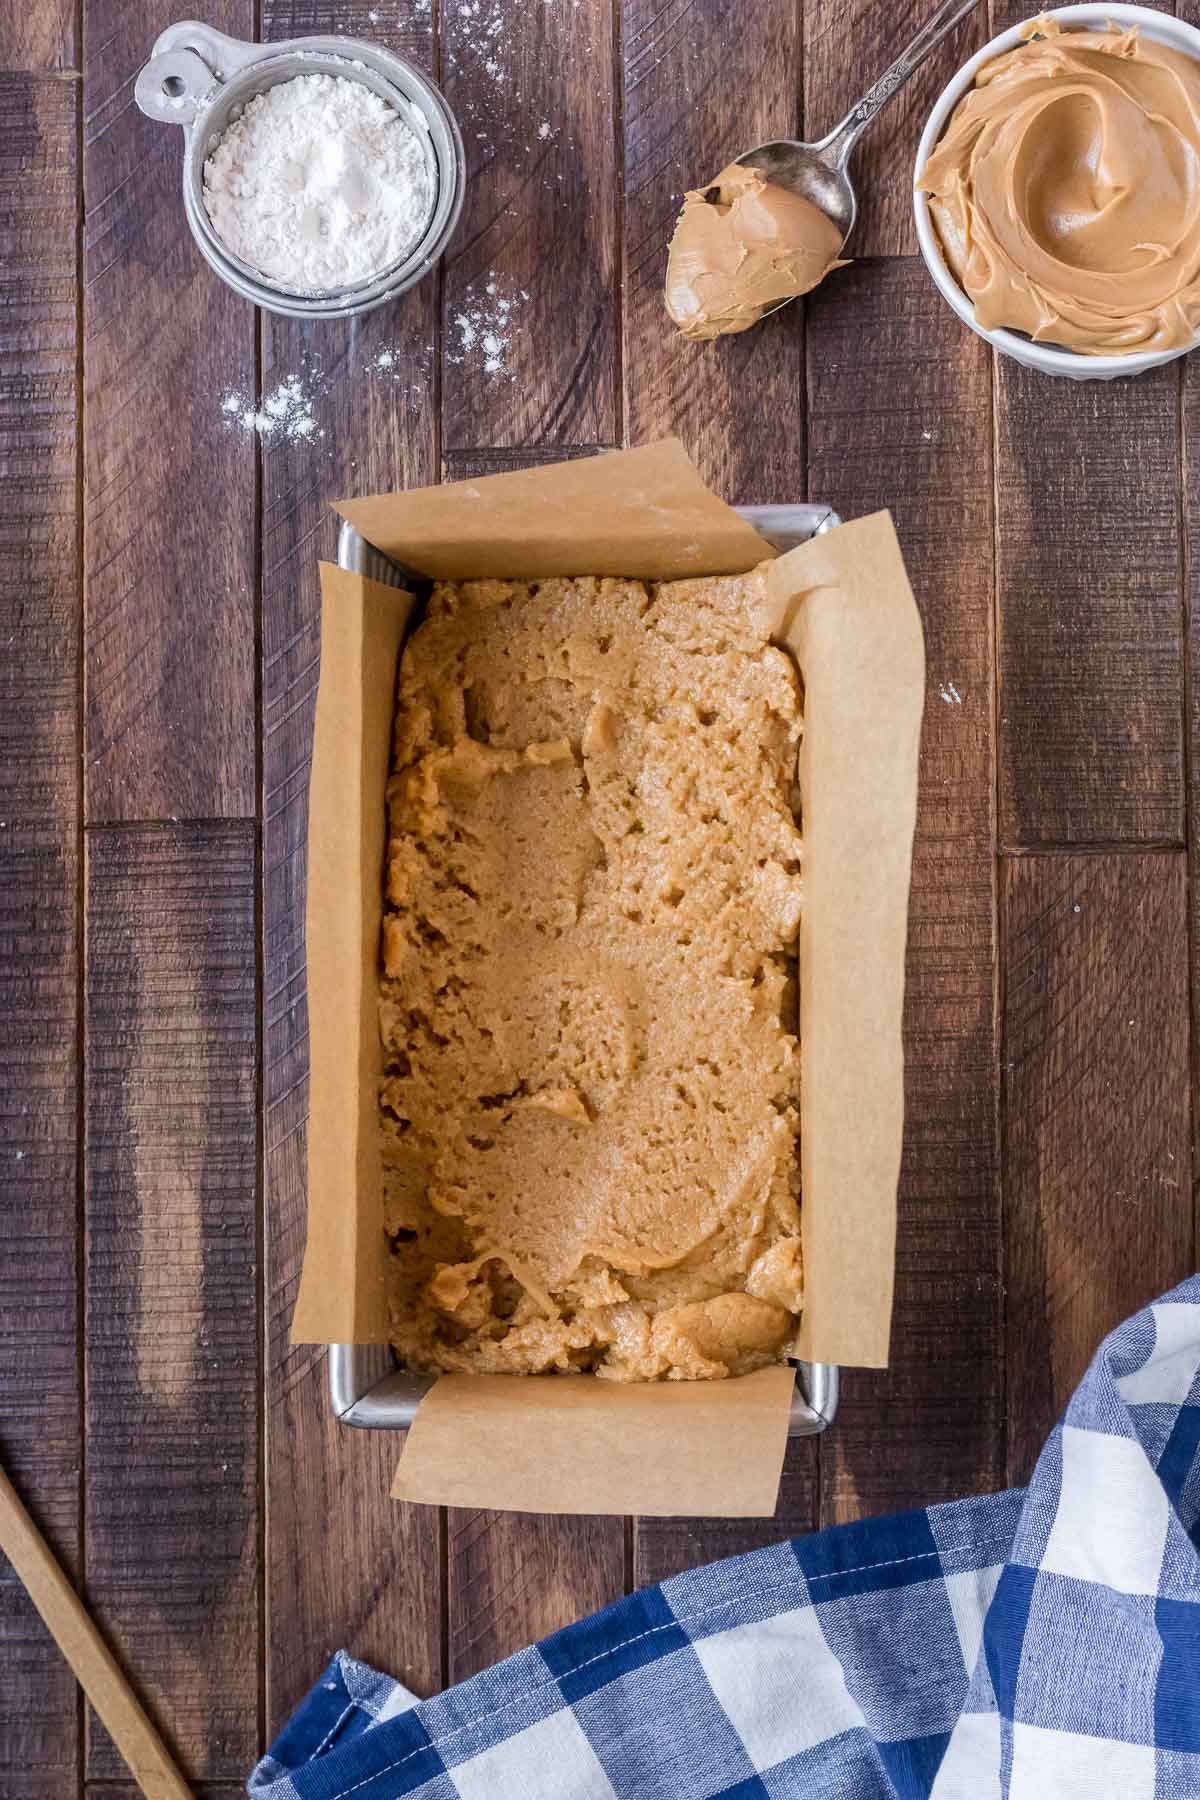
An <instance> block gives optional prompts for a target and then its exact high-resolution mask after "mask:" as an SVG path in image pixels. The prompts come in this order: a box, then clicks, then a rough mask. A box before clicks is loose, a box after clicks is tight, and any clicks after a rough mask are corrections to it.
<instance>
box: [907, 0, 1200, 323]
mask: <svg viewBox="0 0 1200 1800" xmlns="http://www.w3.org/2000/svg"><path fill="white" fill-rule="evenodd" d="M1030 30H1031V32H1034V31H1036V32H1037V33H1039V34H1040V35H1039V36H1037V37H1031V38H1030V39H1029V41H1027V42H1025V43H1023V44H1020V45H1018V46H1017V48H1016V49H1014V50H1010V51H1008V52H1006V53H1005V54H1004V55H1003V56H998V57H997V58H996V59H995V60H994V61H993V62H990V63H987V64H985V65H984V67H983V68H982V69H980V71H979V73H978V74H977V75H976V77H975V85H974V87H973V88H972V89H971V91H970V92H969V93H968V94H967V95H966V96H965V97H964V99H963V100H962V101H961V102H960V103H959V105H958V107H957V109H956V110H955V112H954V113H953V115H952V116H951V119H950V122H949V124H948V125H947V127H946V131H945V135H944V136H943V137H942V139H941V141H940V143H939V144H938V146H937V148H936V150H935V151H934V153H933V155H932V156H931V157H930V158H929V160H928V162H927V163H926V165H925V167H924V169H923V170H922V172H921V175H920V177H919V180H918V187H919V188H920V189H922V190H923V191H924V192H926V193H927V194H928V195H929V196H930V211H931V213H932V215H933V219H934V223H935V225H936V227H937V231H938V235H939V237H940V239H941V242H942V247H943V249H944V251H945V254H946V260H947V262H948V263H949V265H950V267H951V269H952V270H953V272H954V274H955V276H956V277H957V279H958V281H959V283H960V285H961V286H962V288H963V290H964V291H965V292H966V294H967V295H968V296H969V298H970V299H971V300H972V301H973V302H974V306H975V313H976V317H977V318H978V320H979V323H980V324H981V325H982V326H984V327H985V328H986V329H989V330H992V329H996V328H1007V329H1010V330H1016V331H1023V332H1026V333H1027V334H1028V335H1029V336H1030V337H1031V338H1033V339H1035V340H1036V341H1038V342H1042V343H1048V344H1058V345H1061V346H1063V347H1064V348H1066V349H1068V350H1076V351H1081V352H1083V353H1084V354H1087V355H1095V356H1100V355H1114V354H1118V355H1119V354H1123V353H1128V352H1132V351H1145V350H1173V349H1179V348H1182V347H1183V346H1185V345H1188V344H1190V343H1191V342H1192V341H1193V339H1194V338H1195V336H1196V332H1197V330H1198V329H1200V62H1198V61H1196V60H1195V59H1194V58H1192V57H1190V56H1187V55H1185V54H1184V53H1183V52H1182V51H1179V50H1175V49H1172V48H1170V47H1169V46H1167V45H1165V44H1160V43H1158V42H1156V41H1155V40H1154V39H1152V38H1147V37H1144V36H1142V35H1139V34H1138V33H1137V31H1136V30H1131V31H1119V30H1116V29H1115V28H1112V27H1110V28H1108V29H1106V30H1103V31H1061V30H1060V29H1059V28H1058V26H1057V25H1056V24H1055V23H1054V21H1053V20H1050V19H1039V20H1037V21H1036V22H1035V24H1034V25H1032V26H1031V27H1030Z"/></svg>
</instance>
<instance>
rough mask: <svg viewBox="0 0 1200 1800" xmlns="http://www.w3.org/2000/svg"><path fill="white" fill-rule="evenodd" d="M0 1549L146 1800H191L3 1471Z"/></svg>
mask: <svg viewBox="0 0 1200 1800" xmlns="http://www.w3.org/2000/svg"><path fill="white" fill-rule="evenodd" d="M0 1551H3V1553H4V1555H5V1556H6V1557H7V1558H8V1560H9V1562H10V1563H11V1564H12V1566H13V1568H14V1569H15V1570H16V1573H17V1575H18V1577H19V1578H20V1580H21V1582H22V1584H23V1585H24V1588H25V1591H26V1593H27V1594H28V1595H29V1598H30V1599H31V1600H32V1601H33V1604H34V1606H35V1607H36V1608H37V1610H38V1612H39V1613H40V1614H41V1616H42V1619H43V1621H44V1622H45V1624H46V1627H47V1629H48V1630H49V1632H50V1633H51V1635H52V1637H53V1638H54V1641H55V1642H56V1643H57V1645H58V1647H59V1649H60V1650H61V1651H62V1653H63V1655H64V1656H65V1657H66V1659H67V1662H68V1663H69V1664H70V1665H71V1668H72V1670H73V1671H74V1674H75V1679H76V1680H77V1681H78V1683H79V1685H80V1687H81V1688H82V1689H83V1691H84V1693H85V1694H86V1695H87V1697H88V1699H89V1700H90V1701H91V1703H92V1705H93V1706H94V1707H95V1709H96V1713H97V1715H98V1717H99V1718H100V1720H101V1721H102V1723H103V1725H104V1727H105V1729H106V1730H107V1732H108V1734H109V1736H110V1737H111V1738H112V1740H113V1743H114V1744H115V1745H116V1746H117V1749H118V1750H119V1751H120V1752H121V1755H122V1756H123V1757H124V1758H125V1761H126V1762H127V1763H128V1764H129V1767H130V1770H131V1771H132V1773H133V1775H134V1777H135V1779H136V1781H137V1784H138V1786H139V1787H140V1788H141V1790H142V1792H143V1794H145V1795H146V1796H147V1800H191V1790H190V1788H189V1787H188V1786H187V1783H186V1782H185V1781H184V1779H183V1776H182V1775H181V1774H180V1773H179V1770H178V1769H177V1768H176V1766H175V1764H174V1763H173V1762H172V1760H171V1757H170V1756H169V1754H168V1753H167V1749H166V1746H165V1745H164V1744H163V1742H162V1739H161V1738H160V1737H159V1735H158V1733H157V1731H155V1729H154V1727H153V1725H152V1724H151V1723H150V1721H149V1719H148V1718H147V1717H146V1714H145V1713H144V1712H143V1711H142V1708H141V1705H140V1704H139V1702H138V1701H137V1700H136V1699H135V1697H134V1695H133V1692H132V1690H131V1688H130V1686H129V1683H128V1682H127V1681H126V1679H125V1677H124V1675H123V1674H122V1673H121V1670H120V1669H119V1668H118V1667H117V1663H116V1660H115V1659H114V1657H113V1654H112V1651H111V1650H110V1649H109V1648H108V1645H107V1644H106V1643H105V1642H104V1639H103V1638H102V1637H101V1636H100V1633H99V1632H98V1631H97V1629H96V1627H95V1625H94V1624H93V1623H92V1620H91V1619H90V1617H89V1616H88V1614H87V1612H86V1611H85V1610H84V1606H83V1602H82V1601H81V1600H80V1598H79V1596H78V1594H77V1593H76V1592H75V1590H74V1588H73V1587H72V1586H71V1584H70V1582H69V1581H68V1580H67V1578H66V1576H65V1575H64V1573H63V1571H62V1569H61V1568H60V1567H59V1565H58V1563H57V1562H56V1561H55V1559H54V1556H53V1554H52V1552H51V1550H50V1547H49V1545H48V1544H47V1543H46V1540H45V1539H44V1538H43V1537H42V1534H41V1532H40V1531H39V1530H38V1528H37V1526H36V1525H35V1524H34V1522H33V1520H32V1519H31V1518H30V1516H29V1514H28V1513H27V1512H26V1510H25V1508H24V1506H22V1504H21V1502H20V1500H19V1499H18V1498H17V1495H16V1492H15V1490H14V1488H13V1486H12V1483H11V1482H10V1481H9V1479H8V1477H7V1476H6V1475H5V1473H4V1471H3V1469H0Z"/></svg>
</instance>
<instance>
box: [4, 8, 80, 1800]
mask: <svg viewBox="0 0 1200 1800" xmlns="http://www.w3.org/2000/svg"><path fill="white" fill-rule="evenodd" d="M3 29H4V28H3V27H0V31H2V30H3ZM76 121H77V113H76V96H75V94H74V92H73V90H72V88H71V86H70V85H69V84H67V83H65V82H57V81H44V80H43V81H37V80H30V79H29V78H28V77H26V76H15V75H4V76H0V318H2V319H3V321H4V324H3V337H2V342H3V354H2V356H0V643H3V645H4V646H5V648H4V654H3V656H2V657H0V820H2V821H3V823H2V825H0V1141H2V1142H3V1144H4V1147H5V1153H4V1185H3V1200H2V1202H0V1205H2V1209H3V1216H4V1250H3V1254H2V1255H0V1392H2V1393H3V1395H4V1406H3V1419H2V1423H0V1460H3V1462H4V1464H5V1465H6V1467H7V1469H8V1471H9V1474H10V1475H11V1477H12V1479H13V1481H14V1483H15V1484H16V1485H17V1487H18V1488H19V1489H20V1491H21V1494H22V1497H23V1499H24V1500H25V1502H26V1504H27V1505H29V1506H30V1507H31V1508H32V1509H33V1511H34V1512H35V1513H36V1516H37V1519H38V1523H39V1525H40V1526H41V1527H42V1529H43V1531H44V1532H45V1533H46V1535H47V1537H48V1538H49V1540H50V1542H51V1543H52V1544H53V1546H54V1549H55V1552H56V1554H57V1555H58V1556H59V1557H60V1559H61V1560H62V1561H63V1563H64V1565H65V1566H66V1567H67V1568H68V1569H69V1570H76V1569H77V1567H78V1551H79V1530H78V1525H79V1518H78V1515H79V1453H80V1418H79V1392H80V1387H81V1381H80V1366H81V1365H80V1344H79V1337H78V1331H77V1317H76V1315H77V1283H76V1253H77V1243H76V1240H77V1235H78V1195H77V1180H78V1146H77V1141H76V1140H77V1130H76V1126H77V1107H78V1081H77V1058H78V1002H77V997H76V983H77V980H78V974H79V966H78V942H79V926H80V919H79V900H78V882H79V849H78V831H79V773H78V771H79V763H78V724H79V722H78V709H79V620H80V581H79V567H78V554H77V550H78V546H77V534H76V523H75V514H76V501H77V480H76V455H77V441H76V407H77V398H78V396H77V384H76V367H75V358H76V326H75V272H76V270H75V262H76V237H75V212H76V179H77V123H76ZM0 1665H2V1666H3V1670H4V1676H3V1680H2V1681H0V1792H2V1793H3V1794H4V1795H5V1796H6V1800H35V1796H36V1797H37V1800H42V1797H43V1796H45V1800H61V1797H62V1796H65V1795H67V1794H74V1793H75V1792H76V1791H77V1786H76V1783H77V1769H78V1760H79V1746H78V1730H77V1708H76V1705H75V1684H74V1682H73V1681H72V1679H71V1677H70V1674H69V1672H68V1671H67V1669H66V1668H65V1667H64V1665H63V1663H62V1661H61V1659H60V1658H59V1655H58V1652H57V1650H56V1649H55V1647H54V1645H53V1643H52V1642H51V1641H50V1639H49V1636H48V1634H47V1633H46V1630H45V1628H44V1627H43V1625H42V1623H41V1621H40V1620H39V1619H38V1617H37V1615H36V1614H35V1613H34V1611H33V1608H32V1607H31V1606H30V1605H29V1603H28V1601H27V1600H26V1598H25V1594H24V1591H23V1589H22V1588H21V1587H20V1585H19V1584H18V1582H17V1580H16V1577H15V1576H14V1575H13V1574H12V1572H11V1570H10V1569H9V1567H8V1565H7V1564H6V1563H0Z"/></svg>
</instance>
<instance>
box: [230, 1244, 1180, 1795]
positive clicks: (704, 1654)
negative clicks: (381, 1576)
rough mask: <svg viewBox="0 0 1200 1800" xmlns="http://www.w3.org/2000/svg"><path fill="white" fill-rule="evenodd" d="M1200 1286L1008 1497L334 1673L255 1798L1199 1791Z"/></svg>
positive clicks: (845, 1530)
mask: <svg viewBox="0 0 1200 1800" xmlns="http://www.w3.org/2000/svg"><path fill="white" fill-rule="evenodd" d="M1198 1446H1200V1277H1197V1278H1194V1279H1193V1280H1191V1281H1188V1282H1186V1283H1185V1284H1184V1285H1183V1286H1182V1287H1180V1288H1177V1289H1176V1290H1175V1291H1174V1292H1173V1293H1171V1294H1168V1295H1167V1296H1166V1298H1165V1299H1163V1300H1161V1301H1159V1302H1158V1303H1157V1304H1156V1305H1154V1306H1151V1307H1149V1308H1147V1310H1146V1311H1145V1312H1142V1313H1138V1314H1137V1315H1136V1317H1134V1318H1133V1319H1130V1320H1129V1321H1128V1322H1127V1323H1126V1324H1125V1325H1123V1326H1121V1328H1120V1329H1119V1330H1118V1331H1115V1332H1114V1333H1113V1334H1112V1336H1111V1337H1109V1338H1108V1339H1107V1340H1106V1342H1105V1343H1104V1345H1103V1346H1102V1348H1101V1350H1100V1352H1099V1354H1098V1355H1097V1357H1096V1360H1095V1362H1094V1363H1093V1364H1092V1367H1091V1369H1090V1370H1089V1372H1088V1374H1087V1376H1086V1378H1085V1380H1084V1382H1083V1384H1082V1386H1081V1387H1080V1389H1079V1391H1078V1392H1077V1394H1076V1395H1075V1397H1074V1399H1073V1400H1072V1402H1071V1404H1070V1407H1069V1408H1068V1410H1067V1414H1066V1417H1065V1419H1064V1420H1063V1422H1062V1424H1061V1425H1059V1426H1058V1427H1057V1428H1056V1429H1055V1431H1054V1434H1053V1436H1052V1437H1051V1438H1050V1441H1049V1442H1048V1443H1047V1445H1046V1447H1045V1449H1044V1450H1043V1452H1042V1455H1041V1458H1040V1460H1039V1462H1038V1465H1037V1469H1036V1472H1035V1474H1034V1477H1033V1481H1032V1482H1031V1484H1030V1486H1029V1487H1028V1488H1027V1489H1026V1490H1024V1491H1021V1490H1014V1491H1012V1492H1009V1493H1005V1494H999V1495H995V1496H990V1497H987V1498H984V1499H976V1500H963V1501H957V1502H955V1503H953V1504H951V1505H947V1506H931V1507H929V1508H928V1509H927V1510H926V1511H924V1512H914V1513H906V1514H903V1515H901V1516H899V1517H895V1518H890V1519H873V1520H868V1521H866V1522H864V1523H862V1524H857V1525H849V1526H840V1527H837V1528H835V1529H833V1530H830V1531H822V1532H818V1533H816V1534H815V1535H813V1536H811V1537H804V1538H797V1539H795V1540H794V1541H792V1542H791V1543H785V1544H780V1545H778V1546H777V1547H776V1548H774V1549H771V1550H764V1551H760V1552H758V1553H756V1554H754V1555H751V1556H741V1557H736V1558H734V1559H732V1560H731V1561H728V1562H722V1563H715V1564H713V1565H712V1566H711V1567H709V1568H705V1569H697V1570H695V1571H693V1572H692V1573H690V1574H687V1575H679V1576H676V1577H675V1578H673V1579H672V1580H670V1581H664V1582H663V1583H662V1584H661V1586H659V1587H653V1588H647V1589H645V1590H643V1591H642V1592H641V1593H637V1594H634V1595H632V1596H631V1597H630V1598H629V1599H627V1600H622V1601H619V1602H618V1603H617V1604H616V1605H615V1606H610V1607H609V1608H608V1609H607V1610H606V1611H604V1612H602V1613H598V1614H597V1615H596V1616H595V1617H593V1618H590V1619H585V1620H583V1621H582V1622H581V1623H580V1624H578V1625H571V1626H569V1627H568V1628H567V1629H566V1630H565V1631H559V1632H556V1633H555V1635H554V1636H553V1637H551V1638H547V1639H546V1640H545V1642H543V1643H541V1644H539V1645H538V1646H537V1647H536V1648H534V1649H530V1650H523V1651H521V1652H520V1654H519V1655H517V1656H513V1657H510V1658H509V1659H508V1661H507V1662H503V1663H500V1664H499V1665H498V1666H497V1667H496V1668H494V1669H489V1670H488V1671H486V1673H484V1674H482V1675H477V1676H475V1677H474V1678H473V1679H472V1680H470V1681H466V1682H463V1683H462V1684H461V1685H460V1686H458V1687H455V1688H451V1689H450V1690H449V1691H448V1692H447V1693H444V1694H440V1695H439V1696H438V1697H437V1698H436V1699H433V1700H426V1701H423V1702H420V1703H418V1702H417V1701H416V1699H415V1697H414V1696H413V1695H411V1694H410V1693H409V1692H408V1691H407V1689H405V1688H402V1687H400V1686H399V1685H398V1684H397V1683H396V1682H393V1681H390V1680H389V1679H388V1678H387V1677H386V1676H382V1675H377V1674H375V1673H374V1672H373V1671H371V1670H369V1669H367V1668H365V1667H364V1666H363V1665H362V1664H361V1663H356V1662H354V1661H352V1660H351V1658H349V1657H347V1656H345V1655H339V1656H337V1657H335V1658H334V1660H333V1662H332V1663H331V1664H330V1666H329V1668H328V1669H327V1670H326V1671H325V1674H324V1675H323V1676H322V1678H321V1680H320V1682H319V1683H318V1684H317V1686H316V1688H315V1689H314V1690H313V1693H312V1694H311V1696H310V1697H309V1699H308V1700H306V1701H305V1703H304V1704H303V1706H302V1707H301V1708H300V1710H299V1711H298V1712H297V1713H296V1714H295V1716H294V1717H293V1719H292V1721H291V1723H290V1724H289V1725H288V1727H287V1729H286V1730H285V1731H284V1732H283V1734H282V1736H281V1737H280V1738H279V1739H278V1741H277V1742H276V1744H275V1745H274V1746H273V1748H272V1750H271V1753H270V1755H269V1756H268V1757H266V1759H265V1760H264V1761H263V1762H262V1763H261V1764H260V1766H259V1767H258V1769H257V1770H256V1771H255V1772H254V1775H253V1776H252V1777H251V1780H250V1792H251V1793H252V1794H253V1795H255V1796H256V1800H399V1796H402V1795H412V1796H417V1797H419V1800H615V1797H619V1800H702V1797H704V1800H709V1797H712V1800H715V1797H716V1796H718V1795H719V1796H722V1800H785V1797H786V1800H792V1797H793V1796H804V1797H806V1800H807V1797H809V1796H813V1797H817V1796H821V1797H825V1796H827V1797H828V1800H910V1797H912V1800H917V1797H918V1796H919V1797H920V1800H993V1797H995V1800H999V1797H1001V1796H1005V1797H1007V1800H1059V1797H1068V1796H1069V1797H1071V1800H1110V1797H1111V1800H1183V1797H1184V1796H1189V1797H1195V1796H1200V1561H1198V1557H1197V1550H1198V1546H1200V1523H1198V1521H1200V1456H1198V1454H1197V1451H1198Z"/></svg>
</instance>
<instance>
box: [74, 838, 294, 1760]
mask: <svg viewBox="0 0 1200 1800" xmlns="http://www.w3.org/2000/svg"><path fill="white" fill-rule="evenodd" d="M254 886H255V830H254V827H253V825H252V824H249V823H222V822H206V823H201V824H184V825H178V826H168V825H163V826H157V825H156V826H146V827H143V828H141V829H129V830H102V831H95V832H92V833H91V835H90V836H89V839H88V901H87V905H88V913H87V929H88V964H87V980H86V1005H87V1037H86V1080H87V1356H88V1408H87V1436H86V1457H87V1461H86V1489H85V1495H86V1520H87V1588H88V1598H89V1603H90V1604H91V1606H92V1607H93V1609H94V1611H95V1613H96V1615H97V1619H98V1622H99V1623H100V1625H101V1628H102V1629H103V1630H104V1632H105V1634H106V1635H107V1637H108V1639H109V1642H110V1643H111V1645H112V1647H113V1649H114V1651H115V1652H116V1653H117V1655H118V1656H119V1658H120V1659H121V1661H122V1663H123V1665H124V1666H125V1667H126V1668H127V1669H128V1670H129V1672H130V1674H131V1676H132V1678H133V1679H134V1681H135V1682H136V1684H137V1685H138V1688H139V1691H140V1694H141V1697H142V1698H143V1700H144V1701H145V1702H146V1703H147V1705H148V1707H149V1708H150V1710H151V1711H152V1713H153V1714H154V1716H155V1719H156V1722H157V1723H158V1724H159V1726H160V1727H161V1729H162V1730H163V1732H164V1735H165V1736H166V1737H167V1738H168V1740H169V1741H170V1742H171V1744H172V1746H173V1748H174V1749H175V1751H176V1753H177V1754H178V1756H179V1758H180V1760H181V1762H182V1763H183V1764H184V1765H185V1767H186V1768H187V1770H188V1772H189V1773H190V1774H191V1775H192V1776H193V1777H195V1778H197V1779H203V1778H209V1779H212V1780H230V1779H233V1778H235V1777H238V1776H241V1775H243V1774H244V1772H245V1770H246V1769H247V1768H248V1767H249V1765H250V1763H251V1762H253V1760H254V1757H255V1754H256V1752H257V1749H258V1735H259V1734H258V1694H257V1683H256V1682H255V1681H254V1680H253V1679H250V1678H249V1676H248V1672H249V1671H251V1670H253V1669H254V1668H255V1667H256V1666H257V1661H258V1654H259V1630H258V1584H259V1559H258V1542H257V1540H258V1510H257V1475H258V1384H259V1377H258V1329H257V1311H258V1309H257V1306H256V1304H255V1284H256V1265H257V1248H258V1246H257V1219H256V1200H255V1187H256V1183H255V1164H256V1144H255V1139H256V1127H255V1068H256V1060H257V1032H256V1002H255V959H254ZM88 1773H89V1776H91V1777H93V1778H94V1777H98V1776H104V1775H113V1776H122V1775H123V1774H124V1765H123V1763H122V1762H121V1761H120V1759H119V1758H118V1757H117V1755H116V1753H115V1751H114V1750H113V1748H112V1745H111V1744H110V1742H109V1741H108V1739H107V1738H106V1737H105V1736H104V1734H103V1733H102V1732H101V1730H100V1728H99V1727H98V1725H96V1722H95V1721H94V1720H93V1721H92V1732H91V1739H90V1747H89V1761H88Z"/></svg>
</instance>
